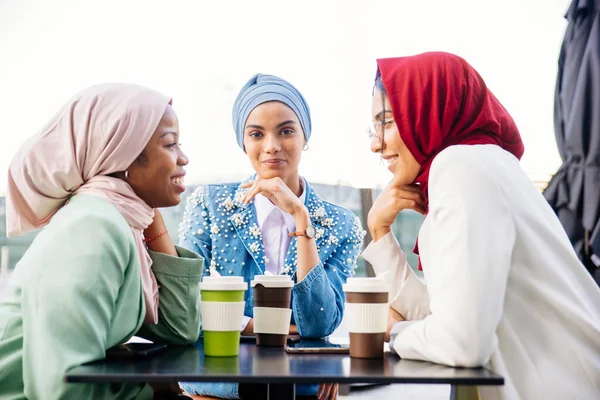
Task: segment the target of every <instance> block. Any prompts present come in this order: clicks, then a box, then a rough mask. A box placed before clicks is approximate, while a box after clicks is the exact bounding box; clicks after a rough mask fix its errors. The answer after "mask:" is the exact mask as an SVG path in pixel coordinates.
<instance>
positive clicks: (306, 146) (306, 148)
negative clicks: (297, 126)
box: [302, 143, 308, 151]
mask: <svg viewBox="0 0 600 400" xmlns="http://www.w3.org/2000/svg"><path fill="white" fill-rule="evenodd" d="M302 150H304V151H306V150H308V143H306V144H305V145H304V147H303V148H302Z"/></svg>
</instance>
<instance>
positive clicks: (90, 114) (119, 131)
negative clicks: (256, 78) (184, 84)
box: [0, 84, 204, 399]
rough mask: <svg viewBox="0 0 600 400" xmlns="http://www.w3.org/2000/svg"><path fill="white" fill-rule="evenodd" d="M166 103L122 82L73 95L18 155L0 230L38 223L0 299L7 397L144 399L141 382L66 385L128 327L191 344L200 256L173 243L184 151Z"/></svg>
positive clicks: (1, 385) (0, 364) (2, 383)
mask: <svg viewBox="0 0 600 400" xmlns="http://www.w3.org/2000/svg"><path fill="white" fill-rule="evenodd" d="M170 104H171V99H169V98H168V97H166V96H164V95H162V94H160V93H157V92H155V91H152V90H149V89H146V88H143V87H140V86H136V85H129V84H104V85H98V86H93V87H91V88H88V89H86V90H84V91H82V92H81V93H79V94H77V95H76V96H75V97H73V98H72V99H71V100H70V101H69V102H68V103H67V104H66V105H65V106H64V107H63V108H62V109H61V110H60V111H59V113H58V114H56V115H55V116H54V118H53V119H52V120H51V121H50V123H49V124H48V125H46V127H45V128H44V129H43V130H42V131H41V133H39V134H38V135H36V136H35V137H33V138H31V139H30V140H28V141H27V142H26V143H25V144H24V145H23V146H22V148H21V149H20V151H19V153H18V154H17V155H16V156H15V158H14V160H13V161H12V164H11V166H10V169H9V174H8V190H7V205H6V217H7V232H8V236H15V235H20V234H23V233H26V232H29V231H31V230H33V229H37V228H42V227H43V228H44V229H43V230H42V231H41V232H40V233H39V234H38V235H37V237H36V239H35V240H34V242H33V243H32V245H31V247H30V248H29V249H28V251H27V253H26V254H25V256H24V257H23V259H22V260H21V261H20V262H19V263H18V264H17V266H16V268H15V271H14V273H13V275H12V279H11V282H10V284H9V287H8V293H7V295H6V296H5V299H4V300H3V301H2V302H1V303H0V391H1V397H2V398H3V399H41V398H44V399H46V398H47V399H58V398H61V399H62V398H65V399H66V398H68V399H92V398H93V399H113V398H114V399H116V398H119V399H133V398H135V399H145V398H148V399H151V398H153V397H154V394H155V393H154V390H153V389H152V388H151V387H150V386H148V385H122V386H120V387H119V388H115V387H114V386H113V387H111V386H110V385H95V384H67V383H64V382H63V377H64V375H65V372H66V371H67V370H68V369H69V368H71V367H74V366H76V365H80V364H82V363H85V362H90V361H94V360H98V359H102V358H104V357H105V354H106V350H107V349H109V348H111V347H113V346H115V345H118V344H120V343H123V342H125V341H127V340H128V339H129V338H131V337H132V336H133V335H139V336H143V337H146V338H148V339H151V340H154V341H161V342H168V343H176V344H180V343H181V344H183V343H194V342H195V341H196V339H197V338H198V334H199V332H198V331H199V326H200V324H199V319H200V315H199V301H200V297H199V290H198V281H199V279H200V275H201V272H202V266H203V261H204V260H203V259H202V258H201V257H199V256H198V255H196V254H195V253H193V252H191V251H189V250H185V249H182V248H179V247H173V244H172V242H171V239H170V238H169V235H168V234H167V229H166V227H165V225H164V222H163V220H162V217H161V216H160V213H158V211H155V210H154V209H155V208H158V207H169V206H174V205H177V204H178V203H179V201H180V196H181V193H182V192H183V191H184V190H185V187H184V186H183V176H184V175H185V171H184V166H185V165H187V163H188V159H187V157H186V156H185V155H184V154H183V152H182V151H181V149H180V147H179V143H178V139H179V126H178V120H177V116H176V115H175V112H174V111H173V109H172V108H171V105H170Z"/></svg>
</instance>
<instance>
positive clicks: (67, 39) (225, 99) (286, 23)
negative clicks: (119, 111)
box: [0, 0, 569, 193]
mask: <svg viewBox="0 0 600 400" xmlns="http://www.w3.org/2000/svg"><path fill="white" fill-rule="evenodd" d="M568 5H569V1H567V0H502V1H498V0H427V1H423V0H422V1H418V0H396V1H381V0H369V1H366V0H364V1H360V2H358V1H357V2H351V1H345V2H342V1H326V0H302V1H295V2H289V1H281V0H280V1H263V0H246V1H210V2H209V1H201V0H188V1H184V0H176V1H168V2H167V1H125V0H121V1H119V0H103V1H95V2H91V1H83V0H53V1H42V0H0V171H2V172H0V193H1V192H3V191H4V190H3V189H4V188H5V185H6V171H7V169H8V165H9V163H10V160H11V159H12V157H13V155H14V154H15V152H16V151H17V149H18V148H19V146H20V144H21V143H22V141H23V140H25V138H26V137H28V136H31V135H33V134H35V133H36V132H37V131H38V130H39V129H40V128H41V127H42V126H43V125H44V124H45V123H46V122H47V120H48V119H49V118H50V117H51V116H52V115H53V114H54V113H55V112H56V111H57V110H58V109H59V107H60V106H61V105H62V104H64V103H65V102H66V101H67V100H68V98H69V97H70V96H71V95H73V94H74V93H75V92H77V91H78V90H80V89H82V88H84V87H87V86H89V85H92V84H96V83H101V82H107V81H126V82H133V83H138V84H142V85H145V86H148V87H151V88H153V89H156V90H159V91H162V92H163V93H165V94H167V95H170V96H172V97H173V99H174V100H173V101H174V103H173V106H174V108H175V111H176V112H177V114H178V116H179V119H180V128H181V141H182V143H183V146H184V150H185V151H186V153H187V155H188V156H189V157H190V159H191V162H190V164H189V166H188V175H187V177H186V180H187V182H188V183H198V182H211V181H223V180H234V179H239V178H241V177H244V176H246V175H247V174H249V173H250V172H251V171H252V170H251V168H250V165H249V162H248V160H247V158H246V156H245V155H244V153H243V152H242V150H241V149H240V148H239V147H237V144H236V141H235V134H234V132H233V128H232V124H231V108H232V105H233V101H234V99H235V96H236V95H237V92H238V90H239V89H240V88H241V86H242V85H243V84H244V83H245V82H246V81H247V80H248V79H249V78H250V76H252V75H253V74H255V73H256V72H262V73H270V74H275V75H279V76H281V77H283V78H285V79H287V80H289V81H291V82H292V83H293V84H294V85H295V86H296V87H297V88H298V89H299V90H300V91H301V92H302V93H303V94H304V96H305V97H306V99H307V100H308V103H309V105H310V108H311V111H312V117H313V134H312V138H311V140H310V149H309V151H307V152H305V153H304V155H303V159H302V163H301V164H300V173H301V174H302V175H304V176H305V177H306V178H307V179H308V180H309V181H313V182H319V183H330V184H335V183H346V184H351V185H353V186H357V187H373V186H377V185H383V184H385V183H386V182H387V181H388V180H389V179H390V175H389V173H388V171H387V170H386V169H385V167H384V166H383V165H382V164H381V162H380V161H379V157H378V156H377V155H374V154H372V153H371V152H370V151H369V142H368V140H367V138H366V135H365V127H366V124H367V121H368V120H369V119H370V104H371V89H372V84H373V78H374V74H375V70H376V64H375V59H376V58H379V57H393V56H404V55H410V54H415V53H420V52H423V51H431V50H443V51H449V52H453V53H456V54H458V55H461V56H462V57H464V58H465V59H466V60H467V61H469V62H470V63H471V64H472V65H473V66H474V67H475V68H476V69H477V70H478V71H479V73H480V74H481V75H482V76H483V78H484V79H485V80H486V82H487V84H488V86H489V87H490V88H491V89H492V91H493V92H494V93H495V94H496V96H497V97H498V98H499V99H500V101H501V102H502V103H503V104H504V106H505V107H506V108H507V109H508V110H509V112H511V114H512V115H513V117H514V119H515V120H516V122H517V125H518V126H519V129H520V131H521V134H522V136H523V139H524V141H525V148H526V151H525V156H524V157H523V159H522V165H523V167H524V169H525V170H526V171H527V172H528V173H529V174H530V175H532V176H536V175H538V174H551V173H553V172H554V171H555V170H556V169H557V168H558V166H559V165H560V158H559V156H558V152H557V150H556V142H555V139H554V128H553V98H554V85H555V81H556V68H557V60H558V54H559V49H560V44H561V41H562V37H563V34H564V29H565V27H566V21H565V19H564V18H563V15H564V13H565V11H566V9H567V7H568Z"/></svg>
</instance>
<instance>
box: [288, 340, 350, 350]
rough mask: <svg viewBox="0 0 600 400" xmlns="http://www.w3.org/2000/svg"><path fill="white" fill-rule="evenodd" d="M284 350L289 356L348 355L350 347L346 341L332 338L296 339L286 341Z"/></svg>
mask: <svg viewBox="0 0 600 400" xmlns="http://www.w3.org/2000/svg"><path fill="white" fill-rule="evenodd" d="M284 350H285V351H286V352H287V353H290V354H348V353H350V345H349V343H348V342H347V341H344V340H336V339H333V338H324V339H305V338H300V337H298V338H297V339H295V340H288V342H287V344H286V345H285V347H284Z"/></svg>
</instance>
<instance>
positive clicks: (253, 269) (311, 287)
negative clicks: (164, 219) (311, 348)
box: [179, 178, 365, 398]
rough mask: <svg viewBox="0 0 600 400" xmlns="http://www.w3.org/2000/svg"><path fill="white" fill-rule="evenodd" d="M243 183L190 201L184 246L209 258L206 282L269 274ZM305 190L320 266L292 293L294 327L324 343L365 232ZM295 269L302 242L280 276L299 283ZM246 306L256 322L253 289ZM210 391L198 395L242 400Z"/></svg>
mask: <svg viewBox="0 0 600 400" xmlns="http://www.w3.org/2000/svg"><path fill="white" fill-rule="evenodd" d="M252 179H253V178H250V179H249V180H247V181H250V180H252ZM242 183H244V182H242ZM242 183H239V182H238V183H227V184H220V185H205V186H200V187H198V188H197V189H196V191H195V192H194V193H193V194H192V195H191V196H190V197H189V199H188V201H187V204H186V209H185V214H184V219H183V221H182V223H181V225H180V229H179V237H180V239H179V244H180V246H182V247H185V248H187V249H190V250H192V251H195V252H196V253H198V254H200V255H201V256H202V257H204V258H205V260H206V261H205V269H204V271H203V275H205V276H206V275H209V274H210V270H211V269H214V270H215V271H217V272H219V273H220V274H221V275H223V276H243V277H244V280H245V281H246V282H250V281H251V280H252V279H253V278H254V276H255V275H262V274H264V272H265V262H268V260H267V259H266V257H265V254H264V248H263V244H262V237H261V231H260V228H259V227H258V222H257V219H256V211H255V208H254V204H253V203H250V204H248V205H244V204H243V203H241V200H242V199H243V197H244V194H245V193H246V189H242V188H241V187H240V185H241V184H242ZM304 187H305V190H306V199H305V205H306V207H307V209H308V211H309V215H310V219H311V224H312V225H313V226H314V227H315V228H316V231H317V236H316V241H317V243H316V244H317V249H318V252H319V258H320V262H319V264H317V265H316V266H315V267H314V268H313V269H312V270H311V271H310V272H309V273H308V274H307V275H306V276H305V278H304V279H303V280H302V281H301V282H300V283H296V284H295V285H294V287H293V289H292V303H291V308H292V321H291V323H293V324H296V326H297V328H298V332H299V334H300V335H301V336H303V337H315V338H319V337H325V336H328V335H330V334H331V333H332V332H333V331H334V330H335V329H336V328H337V327H338V326H339V324H340V322H341V321H342V316H343V313H344V300H345V297H344V293H343V291H342V285H343V284H344V283H345V282H346V278H347V277H348V276H351V275H352V274H353V273H354V269H355V268H356V259H357V257H358V254H359V252H360V250H361V246H362V241H363V237H364V235H365V231H364V230H363V229H362V227H361V224H360V220H359V219H358V218H357V217H356V216H355V215H354V214H353V213H352V212H351V211H349V210H347V209H345V208H343V207H340V206H337V205H334V204H331V203H329V202H326V201H323V200H322V199H321V198H320V197H319V196H318V195H317V194H316V193H315V191H314V189H313V188H312V187H311V186H310V185H309V184H308V183H307V182H306V181H305V186H304ZM296 264H297V239H296V237H293V238H292V240H291V242H290V246H289V249H288V252H287V256H286V259H285V262H284V265H283V267H282V272H281V273H282V274H287V275H290V276H291V277H292V279H293V280H294V281H296ZM245 301H246V307H245V312H244V315H246V316H248V317H253V296H252V290H250V288H249V290H248V291H246V294H245ZM208 385H209V384H202V386H203V387H206V386H208ZM210 386H214V387H213V389H215V390H216V389H219V390H217V392H218V393H215V391H211V392H210V393H208V392H207V391H204V390H202V391H201V392H198V394H205V395H213V396H219V397H225V398H236V397H238V396H237V384H234V385H231V384H216V383H215V384H210ZM232 386H235V389H232ZM184 387H185V386H184ZM226 388H228V390H225V389H226ZM229 389H231V390H233V392H232V391H231V390H229Z"/></svg>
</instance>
